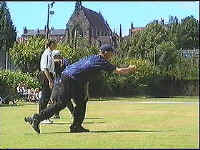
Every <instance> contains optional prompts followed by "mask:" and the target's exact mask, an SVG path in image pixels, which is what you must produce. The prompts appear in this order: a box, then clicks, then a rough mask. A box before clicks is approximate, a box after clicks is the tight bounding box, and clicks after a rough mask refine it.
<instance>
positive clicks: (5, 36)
mask: <svg viewBox="0 0 200 150" xmlns="http://www.w3.org/2000/svg"><path fill="white" fill-rule="evenodd" d="M0 35H1V36H0V50H2V47H3V46H4V47H5V50H6V51H7V50H8V49H9V48H10V47H12V46H13V44H14V41H15V40H16V36H17V33H16V28H15V27H14V25H13V22H12V20H11V16H10V12H9V9H8V8H7V5H6V2H5V1H2V2H0Z"/></svg>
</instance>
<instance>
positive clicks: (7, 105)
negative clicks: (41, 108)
mask: <svg viewBox="0 0 200 150" xmlns="http://www.w3.org/2000/svg"><path fill="white" fill-rule="evenodd" d="M18 106H24V105H23V104H0V107H18Z"/></svg>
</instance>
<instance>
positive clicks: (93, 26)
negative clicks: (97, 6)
mask: <svg viewBox="0 0 200 150" xmlns="http://www.w3.org/2000/svg"><path fill="white" fill-rule="evenodd" d="M75 36H81V37H86V38H88V39H89V41H90V42H92V41H98V42H99V44H100V45H101V44H105V43H109V44H111V43H112V30H111V29H110V27H109V25H108V23H107V21H106V20H105V19H104V17H103V16H102V14H101V13H100V12H99V13H97V12H95V11H93V10H90V9H88V8H85V7H84V6H82V3H81V1H77V2H76V4H75V9H74V12H73V14H72V16H71V17H70V19H69V21H68V23H67V24H66V39H73V38H74V37H75Z"/></svg>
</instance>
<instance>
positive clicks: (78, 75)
mask: <svg viewBox="0 0 200 150" xmlns="http://www.w3.org/2000/svg"><path fill="white" fill-rule="evenodd" d="M115 69H116V66H114V65H112V64H111V63H110V62H109V61H107V60H106V59H104V58H103V57H102V56H101V55H91V56H88V57H85V58H82V59H80V60H79V61H77V62H75V63H73V64H71V65H69V66H67V67H66V68H65V70H64V71H63V72H62V74H63V75H64V76H67V77H71V78H72V79H74V80H79V81H91V80H95V79H96V78H97V77H98V75H99V74H101V71H108V72H112V71H114V70H115Z"/></svg>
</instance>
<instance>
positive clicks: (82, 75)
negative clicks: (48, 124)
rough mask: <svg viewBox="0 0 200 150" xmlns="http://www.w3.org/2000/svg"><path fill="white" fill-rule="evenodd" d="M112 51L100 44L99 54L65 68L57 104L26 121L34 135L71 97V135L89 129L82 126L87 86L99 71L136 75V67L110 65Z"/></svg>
mask: <svg viewBox="0 0 200 150" xmlns="http://www.w3.org/2000/svg"><path fill="white" fill-rule="evenodd" d="M114 52H115V50H114V49H113V48H112V46H111V45H102V46H101V47H100V53H99V54H98V55H91V56H88V57H85V58H82V59H80V60H79V61H77V62H75V63H73V64H71V65H69V66H67V67H66V69H65V70H64V71H63V72H62V75H61V85H62V87H61V89H60V92H58V93H57V95H56V97H57V98H58V99H59V100H57V103H55V104H53V105H51V106H49V107H48V108H47V109H45V110H44V111H42V112H40V113H39V114H34V115H33V117H27V118H29V119H28V120H29V123H30V124H31V125H32V127H33V129H34V130H35V131H36V132H37V133H40V128H39V124H40V122H41V121H42V120H45V119H48V118H50V117H51V116H53V114H55V113H57V112H59V111H60V110H62V109H64V108H65V107H66V105H67V103H68V102H69V101H70V99H71V98H73V100H74V103H75V104H76V107H75V109H74V119H73V123H72V125H71V126H70V132H72V133H76V132H89V130H88V129H85V128H83V127H82V123H83V120H84V119H85V112H86V105H87V101H88V83H89V82H90V81H92V80H95V79H96V78H97V77H98V75H99V74H100V73H101V71H108V72H114V73H117V74H122V75H123V74H128V73H130V72H135V70H136V67H135V66H129V67H127V68H118V67H116V66H114V65H112V64H111V63H110V62H109V60H110V59H111V58H112V56H113V53H114Z"/></svg>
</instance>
